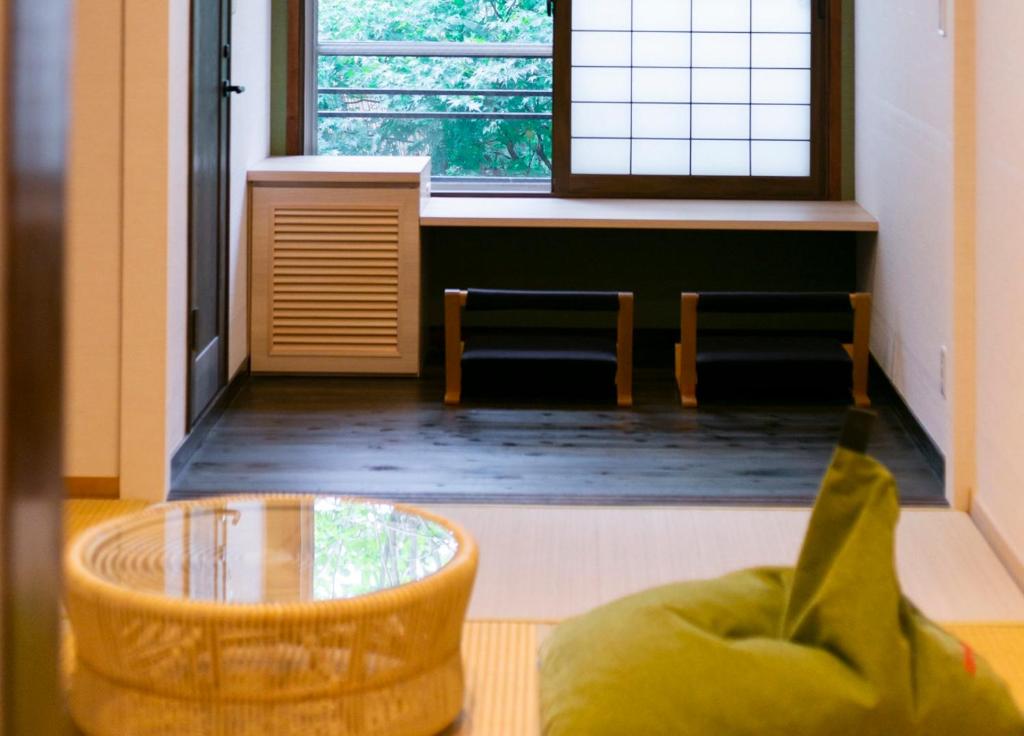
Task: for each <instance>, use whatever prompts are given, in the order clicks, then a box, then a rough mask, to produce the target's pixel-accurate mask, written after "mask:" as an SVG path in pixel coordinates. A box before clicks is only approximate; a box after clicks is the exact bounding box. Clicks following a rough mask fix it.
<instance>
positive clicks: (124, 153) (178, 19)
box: [65, 0, 270, 501]
mask: <svg viewBox="0 0 1024 736" xmlns="http://www.w3.org/2000/svg"><path fill="white" fill-rule="evenodd" d="M234 8H235V9H234V13H233V16H232V24H233V25H232V27H233V44H232V46H233V50H234V70H235V71H234V76H235V78H236V80H237V81H238V82H239V83H241V84H244V85H245V86H246V92H245V93H244V94H243V95H240V96H237V97H236V98H235V99H234V101H233V126H232V136H231V146H232V152H231V169H232V172H231V176H232V181H231V212H230V218H231V219H230V238H231V240H230V268H229V283H230V292H229V371H230V372H231V373H234V372H235V371H236V370H237V369H238V368H239V367H241V366H242V365H243V364H244V361H245V359H246V357H248V335H247V329H246V328H247V322H248V309H247V299H248V294H247V288H246V285H247V281H248V274H247V264H248V256H247V246H246V237H247V233H246V229H245V227H244V222H245V217H246V212H245V206H246V203H245V170H246V168H247V167H248V165H249V164H250V163H251V162H253V161H255V160H259V159H262V158H263V157H265V156H266V155H267V154H268V152H269V105H270V89H269V86H270V84H269V73H270V2H269V0H234ZM78 12H79V21H78V23H77V25H76V39H75V40H76V47H77V55H76V67H78V70H77V73H76V77H75V82H74V92H73V99H74V103H75V117H74V121H73V126H72V163H71V172H70V178H71V186H70V192H69V193H70V197H71V212H70V215H69V223H68V228H69V234H70V235H71V240H72V247H71V252H70V254H69V262H68V284H69V290H70V292H71V294H70V302H71V303H70V306H69V310H68V312H69V332H68V338H67V345H68V362H69V370H68V375H67V379H66V380H67V384H68V389H69V396H68V403H67V412H66V413H67V427H66V435H67V442H68V446H69V449H68V462H67V467H66V470H65V475H68V476H120V480H121V495H122V497H125V498H141V499H146V500H152V501H157V500H162V499H163V498H164V496H165V494H166V492H167V487H168V481H169V477H168V474H169V462H170V458H171V456H172V455H173V453H174V452H175V450H176V449H177V448H178V447H179V446H180V444H181V442H182V440H183V439H184V436H185V424H186V419H185V417H186V405H185V397H186V379H187V354H186V324H187V322H186V317H187V312H188V309H187V304H188V298H187V296H188V295H187V286H188V275H187V274H188V230H187V226H188V168H189V139H188V134H189V121H188V109H189V104H188V96H189V17H190V1H189V0H153V2H149V3H145V4H143V3H134V2H127V3H125V2H124V0H89V1H88V2H80V3H79V8H78ZM122 19H123V25H122Z"/></svg>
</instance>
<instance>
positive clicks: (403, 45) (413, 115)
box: [316, 41, 552, 120]
mask: <svg viewBox="0 0 1024 736" xmlns="http://www.w3.org/2000/svg"><path fill="white" fill-rule="evenodd" d="M317 54H318V55H319V56H412V57H420V58H501V59H506V58H507V59H549V58H551V54H552V52H551V44H542V43H447V42H440V41H320V42H319V43H318V44H317ZM317 94H318V95H331V96H339V97H340V96H349V95H380V96H399V95H405V96H422V97H458V96H465V97H518V98H527V97H548V98H550V97H551V96H552V93H551V90H550V89H411V88H366V87H360V88H356V87H352V88H348V87H318V88H317ZM316 115H317V118H318V119H319V118H325V119H326V118H374V119H386V118H401V119H422V120H431V119H433V120H445V119H449V120H455V119H474V120H550V119H551V113H550V112H502V111H494V110H491V111H488V110H479V111H477V110H468V111H461V110H460V111H454V110H453V111H451V112H447V111H422V112H419V111H405V110H401V111H399V110H320V109H318V110H317V111H316Z"/></svg>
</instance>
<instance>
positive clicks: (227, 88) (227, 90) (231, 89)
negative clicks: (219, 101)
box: [220, 79, 245, 97]
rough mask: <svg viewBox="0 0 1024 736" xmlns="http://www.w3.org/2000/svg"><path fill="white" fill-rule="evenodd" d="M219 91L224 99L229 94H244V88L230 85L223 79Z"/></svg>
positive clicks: (238, 85)
mask: <svg viewBox="0 0 1024 736" xmlns="http://www.w3.org/2000/svg"><path fill="white" fill-rule="evenodd" d="M220 91H221V94H223V95H224V96H225V97H227V96H228V95H230V94H231V93H234V94H236V95H240V94H242V93H243V92H245V87H243V86H242V85H240V84H231V82H230V81H228V80H227V79H225V80H224V81H223V82H221V84H220Z"/></svg>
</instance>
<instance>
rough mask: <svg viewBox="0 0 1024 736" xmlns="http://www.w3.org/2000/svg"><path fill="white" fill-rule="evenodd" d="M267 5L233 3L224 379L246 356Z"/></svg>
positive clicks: (264, 130)
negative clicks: (238, 88)
mask: <svg viewBox="0 0 1024 736" xmlns="http://www.w3.org/2000/svg"><path fill="white" fill-rule="evenodd" d="M270 5H271V3H270V0H248V2H245V3H241V2H238V1H237V0H236V1H235V3H234V10H233V12H232V15H231V38H232V43H231V66H232V75H233V76H234V81H235V82H236V83H237V84H242V85H245V92H244V93H243V94H240V95H233V96H232V98H231V183H230V186H231V210H230V214H229V218H230V219H229V226H230V230H231V232H230V238H229V240H228V253H229V265H228V286H229V288H228V375H229V377H230V376H233V375H234V374H235V373H237V372H238V370H239V369H240V368H241V367H242V365H243V364H244V363H245V360H246V358H248V357H249V229H248V222H249V205H248V202H249V198H248V187H247V186H246V172H247V171H248V169H249V167H250V166H252V165H253V164H255V163H257V162H259V161H262V160H263V159H265V158H266V157H267V156H268V155H270V116H271V112H270V43H271V23H270Z"/></svg>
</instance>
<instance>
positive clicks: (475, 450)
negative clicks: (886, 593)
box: [171, 371, 945, 505]
mask: <svg viewBox="0 0 1024 736" xmlns="http://www.w3.org/2000/svg"><path fill="white" fill-rule="evenodd" d="M879 393H881V394H883V395H879ZM441 395H442V389H441V379H440V376H439V375H438V374H437V373H436V372H434V373H433V374H431V375H428V376H427V377H426V378H423V379H419V380H416V379H401V378H294V377H289V378H253V379H251V380H250V381H249V382H248V383H247V384H246V385H245V386H244V387H243V388H242V390H241V392H240V393H239V395H238V396H237V398H236V399H235V400H234V402H233V403H232V404H231V405H230V407H229V408H228V409H227V411H226V412H225V414H224V416H223V417H222V418H221V419H220V421H219V422H218V423H217V424H216V426H214V428H213V429H212V430H211V431H210V433H209V435H208V436H207V438H206V440H205V441H204V443H203V445H202V446H201V447H200V448H199V450H198V451H197V452H196V453H195V455H194V456H193V457H192V459H191V461H190V462H189V464H188V465H187V466H186V467H185V468H184V469H183V470H182V471H181V472H180V473H179V474H178V476H177V478H176V479H175V482H174V484H173V491H172V494H171V497H172V498H188V497H196V496H203V495H209V494H220V493H227V492H248V491H289V492H330V493H342V494H356V495H370V496H383V497H388V498H392V499H396V500H413V501H420V502H441V501H444V502H452V501H465V502H504V503H609V504H635V503H659V504H661V503H779V504H789V503H796V504H806V503H809V502H810V501H811V500H812V499H813V498H814V495H815V492H816V489H817V485H818V481H819V479H820V476H821V474H822V472H823V470H824V468H825V465H826V463H827V462H828V459H829V456H830V453H831V451H832V448H833V445H834V442H835V439H836V437H837V435H838V432H839V428H840V425H841V423H842V418H843V414H844V411H845V407H844V406H843V405H842V403H841V402H836V403H816V404H802V405H785V406H774V405H766V404H763V403H759V404H747V405H739V404H726V403H719V404H709V403H706V404H704V405H702V407H701V408H700V409H699V410H697V411H684V410H683V409H681V408H680V407H679V405H678V399H677V395H676V393H675V384H674V382H673V381H672V378H671V375H669V376H668V377H666V376H665V375H664V372H663V371H661V372H656V373H651V374H650V375H648V374H645V373H643V372H641V373H640V374H639V375H638V377H637V381H636V406H635V407H634V408H633V409H617V408H615V407H614V405H611V406H607V405H593V404H563V405H557V406H556V405H551V404H546V405H530V404H524V403H522V402H519V403H516V402H507V401H506V402H505V403H503V404H501V405H481V404H466V405H465V406H463V407H459V408H454V409H453V408H446V407H444V406H442V404H441V401H440V397H441ZM874 398H875V408H876V410H878V412H879V415H880V420H879V422H878V423H877V426H876V431H875V433H874V437H873V440H872V445H871V452H872V454H873V455H874V456H875V457H877V458H878V459H879V460H881V461H882V462H883V463H885V464H886V465H887V466H888V467H889V468H890V469H891V470H892V472H893V474H894V475H895V477H896V479H897V482H898V483H899V486H900V491H901V494H902V498H903V500H904V503H908V504H936V505H939V504H944V503H945V501H944V498H943V487H942V481H941V479H940V478H939V476H938V475H937V473H936V472H935V470H933V469H932V467H931V466H930V465H929V463H928V462H926V459H925V455H924V454H923V453H922V451H921V450H919V449H918V445H917V444H916V443H915V439H914V436H913V434H912V433H911V432H909V431H908V430H907V429H906V427H905V423H904V421H902V420H901V414H900V412H899V410H898V407H897V406H895V405H894V404H893V402H892V401H891V400H887V399H886V397H885V395H884V392H876V394H875V396H874Z"/></svg>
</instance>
